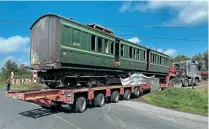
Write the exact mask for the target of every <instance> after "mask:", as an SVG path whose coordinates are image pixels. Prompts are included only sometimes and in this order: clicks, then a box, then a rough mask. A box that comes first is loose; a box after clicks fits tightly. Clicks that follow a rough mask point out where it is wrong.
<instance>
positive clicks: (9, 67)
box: [2, 60, 18, 78]
mask: <svg viewBox="0 0 209 129" xmlns="http://www.w3.org/2000/svg"><path fill="white" fill-rule="evenodd" d="M2 72H3V73H4V75H5V77H6V78H7V77H9V76H10V74H11V72H14V73H17V72H18V65H17V64H16V63H15V62H13V61H11V60H8V61H7V62H6V63H5V65H4V68H2Z"/></svg>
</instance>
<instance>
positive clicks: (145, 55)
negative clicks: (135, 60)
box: [144, 51, 146, 60]
mask: <svg viewBox="0 0 209 129" xmlns="http://www.w3.org/2000/svg"><path fill="white" fill-rule="evenodd" d="M144 60H146V51H144Z"/></svg>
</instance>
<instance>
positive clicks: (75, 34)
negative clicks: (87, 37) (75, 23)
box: [73, 29, 81, 46]
mask: <svg viewBox="0 0 209 129" xmlns="http://www.w3.org/2000/svg"><path fill="white" fill-rule="evenodd" d="M80 39H81V33H80V31H79V30H77V29H73V46H80Z"/></svg>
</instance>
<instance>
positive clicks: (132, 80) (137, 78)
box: [120, 73, 156, 86]
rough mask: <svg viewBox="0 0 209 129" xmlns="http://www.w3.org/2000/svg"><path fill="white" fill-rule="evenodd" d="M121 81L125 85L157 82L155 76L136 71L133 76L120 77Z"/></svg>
mask: <svg viewBox="0 0 209 129" xmlns="http://www.w3.org/2000/svg"><path fill="white" fill-rule="evenodd" d="M120 81H121V83H122V85H123V86H126V85H138V84H153V83H154V82H156V78H155V76H154V75H153V76H151V77H147V76H145V75H143V74H141V73H135V74H132V75H131V77H128V78H125V79H122V78H120Z"/></svg>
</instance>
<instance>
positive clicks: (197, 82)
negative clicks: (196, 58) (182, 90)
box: [194, 78, 199, 86]
mask: <svg viewBox="0 0 209 129" xmlns="http://www.w3.org/2000/svg"><path fill="white" fill-rule="evenodd" d="M194 85H195V86H198V85H199V80H198V79H197V78H196V79H195V82H194Z"/></svg>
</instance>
